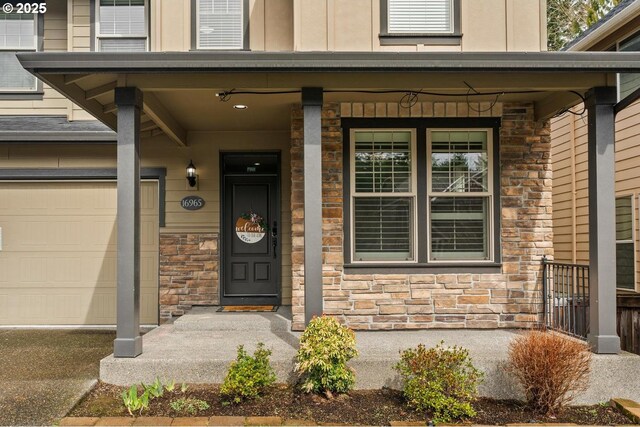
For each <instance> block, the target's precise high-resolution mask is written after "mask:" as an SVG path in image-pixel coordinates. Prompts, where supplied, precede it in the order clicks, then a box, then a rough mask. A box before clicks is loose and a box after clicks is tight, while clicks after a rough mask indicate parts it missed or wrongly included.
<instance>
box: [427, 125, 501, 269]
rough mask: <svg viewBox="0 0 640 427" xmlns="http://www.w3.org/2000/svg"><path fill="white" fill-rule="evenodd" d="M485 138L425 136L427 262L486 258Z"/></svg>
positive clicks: (476, 133) (455, 133)
mask: <svg viewBox="0 0 640 427" xmlns="http://www.w3.org/2000/svg"><path fill="white" fill-rule="evenodd" d="M490 135H491V134H490V133H489V131H487V130H476V129H473V130H462V129H456V130H433V131H429V132H428V147H427V150H428V153H429V154H428V156H429V157H430V159H431V161H430V165H429V166H430V167H429V168H428V181H429V185H428V216H429V225H430V239H429V241H430V259H431V260H434V261H438V260H439V261H446V260H488V259H490V255H491V253H490V247H491V245H490V243H491V239H490V230H491V227H490V206H491V198H492V190H491V189H492V185H491V183H490V174H489V171H490V170H491V168H490V159H491V153H490V147H491V144H490Z"/></svg>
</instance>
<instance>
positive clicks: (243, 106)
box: [233, 104, 249, 110]
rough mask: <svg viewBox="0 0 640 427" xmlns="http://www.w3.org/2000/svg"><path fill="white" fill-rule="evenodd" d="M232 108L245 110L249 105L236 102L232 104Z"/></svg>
mask: <svg viewBox="0 0 640 427" xmlns="http://www.w3.org/2000/svg"><path fill="white" fill-rule="evenodd" d="M233 108H235V109H236V110H246V109H247V108H249V107H248V106H246V105H244V104H236V105H234V106H233Z"/></svg>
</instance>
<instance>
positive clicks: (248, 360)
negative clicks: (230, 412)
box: [220, 343, 276, 403]
mask: <svg viewBox="0 0 640 427" xmlns="http://www.w3.org/2000/svg"><path fill="white" fill-rule="evenodd" d="M269 356H271V350H267V349H265V348H264V344H263V343H258V346H257V348H256V351H255V352H254V353H253V357H252V356H250V355H249V353H247V352H246V351H245V349H244V347H243V346H238V356H237V358H236V360H235V362H232V363H231V366H230V367H229V372H228V373H227V376H226V377H225V379H224V382H223V383H222V386H221V387H220V393H221V394H222V395H224V396H227V397H229V398H231V401H233V402H234V403H240V402H241V401H242V400H244V399H253V398H256V397H258V396H260V393H262V391H263V390H264V389H265V387H267V386H269V385H271V384H273V383H274V382H275V381H276V374H275V372H274V371H273V368H272V367H271V365H270V364H269Z"/></svg>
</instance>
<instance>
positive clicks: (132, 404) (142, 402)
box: [122, 385, 150, 415]
mask: <svg viewBox="0 0 640 427" xmlns="http://www.w3.org/2000/svg"><path fill="white" fill-rule="evenodd" d="M149 400H150V397H149V391H148V390H145V391H144V392H143V393H142V394H141V395H140V396H138V387H137V386H135V385H132V386H131V387H130V388H129V390H125V391H123V392H122V403H123V404H124V406H125V407H126V408H127V411H129V415H133V411H139V414H142V411H143V410H145V409H147V408H148V407H149Z"/></svg>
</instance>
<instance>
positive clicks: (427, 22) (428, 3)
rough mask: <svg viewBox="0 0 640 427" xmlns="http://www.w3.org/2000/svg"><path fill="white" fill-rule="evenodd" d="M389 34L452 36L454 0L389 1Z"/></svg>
mask: <svg viewBox="0 0 640 427" xmlns="http://www.w3.org/2000/svg"><path fill="white" fill-rule="evenodd" d="M387 1H388V4H387V25H388V29H387V30H388V32H389V34H452V33H453V31H454V23H453V17H454V13H453V12H454V10H453V8H454V4H453V0H387Z"/></svg>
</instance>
